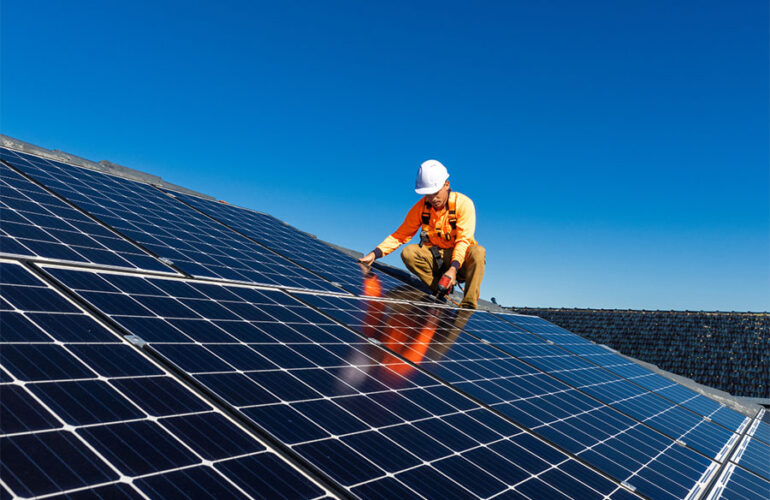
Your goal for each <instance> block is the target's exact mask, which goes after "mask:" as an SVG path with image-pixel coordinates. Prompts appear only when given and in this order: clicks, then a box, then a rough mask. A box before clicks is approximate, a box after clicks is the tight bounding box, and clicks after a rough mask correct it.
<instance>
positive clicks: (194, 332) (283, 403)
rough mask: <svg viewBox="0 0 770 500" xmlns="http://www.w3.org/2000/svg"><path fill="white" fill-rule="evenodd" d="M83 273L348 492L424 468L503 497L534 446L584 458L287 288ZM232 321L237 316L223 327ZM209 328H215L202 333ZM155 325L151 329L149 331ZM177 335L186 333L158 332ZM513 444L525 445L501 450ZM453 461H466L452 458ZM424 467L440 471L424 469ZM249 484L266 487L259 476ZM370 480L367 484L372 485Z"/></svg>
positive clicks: (187, 366) (454, 483)
mask: <svg viewBox="0 0 770 500" xmlns="http://www.w3.org/2000/svg"><path fill="white" fill-rule="evenodd" d="M49 271H50V272H51V273H52V274H54V275H56V276H57V277H59V278H60V279H61V280H62V281H63V282H64V283H65V284H66V285H67V286H70V287H72V288H73V289H74V290H75V291H76V292H77V293H78V294H79V295H81V296H82V297H84V298H87V299H88V300H89V301H91V302H92V303H93V304H94V305H96V304H97V303H109V301H108V300H105V299H104V297H105V296H109V295H114V294H115V293H116V292H114V291H111V290H109V289H107V290H105V289H95V290H89V289H88V287H87V284H88V282H89V279H84V278H83V277H82V276H81V277H74V276H73V275H72V274H71V273H70V274H66V275H65V274H57V272H56V270H55V269H49ZM80 273H81V274H90V275H94V276H96V275H97V274H99V275H101V276H103V277H104V278H105V279H104V280H102V281H109V282H110V283H112V286H117V287H118V288H120V289H122V288H126V289H127V290H128V289H130V290H135V291H141V293H138V294H136V293H135V294H133V295H132V296H133V297H135V298H138V297H141V300H142V303H143V304H144V305H145V311H146V312H142V313H141V314H139V315H136V314H132V315H125V316H124V315H121V314H111V315H110V316H111V318H112V319H113V320H115V321H117V322H118V323H120V324H121V325H122V326H123V327H125V328H126V329H128V330H130V331H131V332H132V333H134V334H136V335H138V336H140V337H141V336H142V335H143V332H144V331H151V332H152V336H153V338H154V340H151V341H150V342H149V346H150V348H151V349H153V350H156V351H157V352H159V353H162V355H163V356H164V357H166V358H167V359H169V360H170V361H172V362H173V363H175V364H177V365H178V366H180V367H183V368H184V370H185V371H186V372H187V373H188V374H190V375H191V376H193V377H194V378H195V379H197V380H198V381H199V382H200V383H202V384H203V385H205V386H206V387H207V388H208V389H209V390H211V391H212V392H213V393H215V394H216V395H217V396H219V397H221V398H222V399H224V400H226V401H227V402H228V403H229V404H231V405H233V406H234V407H236V408H237V409H238V410H239V411H240V412H241V413H242V415H244V416H246V417H248V418H250V419H251V420H252V422H253V423H254V425H256V426H258V427H260V428H261V429H262V430H263V431H264V432H267V433H269V434H271V435H272V436H273V437H274V438H276V439H278V440H280V441H282V442H283V443H285V444H287V445H288V446H289V447H290V449H291V450H292V451H293V452H295V453H296V454H297V455H298V456H301V457H303V458H304V459H305V460H307V461H309V462H310V463H312V464H313V465H315V466H316V467H318V468H320V469H321V470H322V471H323V472H325V473H326V474H327V475H328V476H330V477H332V478H333V479H334V480H335V481H338V482H340V483H341V484H343V485H344V486H345V487H348V488H349V489H350V491H372V488H374V485H375V484H377V483H379V482H381V481H382V483H383V485H384V484H387V483H391V482H393V481H396V482H397V484H398V485H399V486H398V488H396V489H395V490H394V491H399V488H400V489H401V490H403V491H411V490H410V488H411V486H409V485H407V484H406V482H404V481H401V479H400V478H401V476H402V475H404V476H405V477H409V478H412V477H414V476H415V474H417V477H419V474H418V473H416V472H414V471H415V467H418V468H419V469H421V470H422V469H424V470H425V472H426V473H427V474H433V473H434V472H435V473H436V474H438V476H436V477H439V478H441V481H442V483H441V484H440V485H436V489H435V490H434V491H433V493H432V496H434V497H435V496H438V495H439V494H440V492H442V491H467V492H468V494H472V493H471V492H472V491H476V490H479V491H481V489H483V492H484V493H485V494H486V493H490V494H497V493H502V492H503V491H506V490H508V489H509V488H510V487H513V488H515V485H514V484H511V483H509V482H507V481H510V478H508V479H503V478H502V477H497V476H494V475H493V474H491V473H490V472H488V471H490V470H494V467H493V465H492V464H495V463H497V462H498V461H507V462H509V463H511V464H518V463H519V461H520V459H521V456H522V454H523V453H526V450H527V449H528V448H542V449H538V451H537V453H539V454H541V455H548V454H550V455H552V456H550V457H549V459H555V460H556V462H551V464H549V467H551V466H556V467H557V468H558V467H559V466H560V465H561V464H566V463H571V462H574V460H573V459H570V458H569V457H568V456H567V455H565V454H564V453H562V452H560V451H558V450H556V449H554V448H553V447H551V446H550V445H547V444H545V443H544V442H542V441H539V440H537V439H535V438H532V437H530V436H528V435H526V434H524V433H523V432H522V431H521V430H519V429H518V428H517V427H516V426H514V425H512V424H511V423H509V422H508V421H506V420H505V419H502V418H500V417H499V416H497V415H495V414H494V413H492V412H490V411H489V410H487V409H484V408H482V407H481V406H479V405H478V404H477V403H475V402H473V401H472V400H470V399H468V398H467V397H465V396H462V395H460V394H458V393H457V392H456V391H454V390H452V389H450V388H448V387H447V386H446V385H444V384H442V383H441V382H440V381H438V380H436V379H434V378H432V377H430V376H428V375H426V374H425V373H424V372H423V371H422V370H419V369H415V368H414V367H413V366H411V365H409V364H407V363H404V362H403V361H401V360H400V359H398V358H397V357H394V356H393V354H392V353H391V352H390V351H388V350H385V349H383V348H382V347H379V346H376V345H373V344H372V343H370V342H369V341H367V340H366V339H364V338H362V337H360V336H358V335H356V334H354V333H352V332H351V331H350V330H348V329H345V328H343V327H341V326H340V325H338V324H336V323H334V322H333V321H332V320H329V319H328V318H325V317H324V316H322V315H319V314H318V312H317V311H315V310H313V309H311V308H309V307H307V306H306V305H304V304H302V303H301V302H299V301H297V300H296V299H294V298H292V297H290V296H289V295H287V294H285V293H283V292H278V291H274V290H264V289H255V288H244V287H233V286H224V285H212V284H202V283H198V282H196V281H194V280H186V281H185V284H186V286H185V287H177V286H168V285H167V284H166V283H164V282H166V281H169V280H165V279H162V278H140V277H124V278H121V279H120V280H115V279H110V278H108V275H109V273H96V272H91V271H81V272H80ZM97 283H100V282H98V281H97ZM147 285H151V287H148V286H147ZM98 286H101V285H99V284H97V287H98ZM102 288H103V287H102ZM175 289H176V290H180V291H181V292H183V293H185V294H186V295H189V294H190V290H195V292H196V294H199V296H197V298H196V300H199V301H202V302H201V306H202V307H195V308H191V307H187V308H181V307H178V306H176V305H173V306H172V305H171V301H177V302H178V303H180V304H184V301H183V300H179V299H182V298H183V297H176V296H174V295H173V294H169V293H168V292H169V291H172V290H175ZM211 304H214V305H216V307H212V306H211ZM159 307H164V308H168V309H167V310H168V311H173V313H172V314H174V315H175V316H174V317H163V316H161V317H158V316H157V315H156V314H155V313H153V312H151V311H152V310H158V309H157V308H159ZM223 314H227V315H228V316H229V315H230V314H232V317H230V318H229V319H222V316H223ZM241 314H244V315H245V316H246V317H242V316H241ZM209 315H211V316H212V317H209ZM247 318H252V319H247ZM200 321H206V322H207V324H208V326H207V327H205V328H204V329H201V328H200V326H199V325H198V322H200ZM150 324H151V325H152V326H151V327H150V328H149V330H147V329H143V328H142V327H146V326H147V325H150ZM161 325H164V326H161ZM172 328H173V329H175V330H176V331H178V332H180V333H181V334H182V336H180V335H176V334H170V333H166V334H159V333H158V332H169V331H170V330H169V329H172ZM205 339H211V341H208V340H205ZM144 340H148V339H144ZM160 423H161V425H162V424H163V420H162V421H161V422H160ZM378 425H379V426H380V427H377V426H378ZM188 431H189V429H188ZM190 432H192V431H190ZM177 433H181V434H185V435H186V434H187V431H183V430H181V429H178V430H177ZM523 436H527V437H529V439H530V440H531V441H530V440H527V439H523V438H522V437H523ZM520 438H521V439H520ZM512 440H515V442H516V444H515V445H512V446H497V445H499V444H504V443H512V442H513V441H512ZM203 442H204V443H205V441H203ZM201 446H202V448H201V450H207V451H206V452H207V453H212V451H211V447H210V446H211V443H208V444H202V445H201ZM478 450H486V451H487V453H478ZM543 450H546V451H545V452H544V451H543ZM471 452H473V453H471ZM531 455H534V452H533V453H531ZM453 457H459V458H462V461H461V462H459V463H458V462H457V461H456V460H454V459H453V460H448V459H452V458H453ZM423 461H429V462H431V464H430V465H424V464H423ZM442 461H443V462H442ZM245 462H249V461H245ZM434 462H435V463H434ZM438 462H441V463H440V464H439V463H438ZM461 464H469V465H468V466H467V469H468V472H466V473H465V474H466V476H462V477H461V476H458V477H457V478H452V477H449V476H447V475H445V474H443V473H441V472H439V471H440V470H447V471H449V470H455V469H458V468H461V467H460V465H461ZM222 467H224V466H222ZM218 469H220V467H218ZM222 470H224V469H222ZM525 470H526V469H524V468H521V469H520V470H519V472H520V473H524V474H526V477H524V478H523V479H522V481H523V482H524V483H526V482H527V481H529V480H532V474H531V473H529V472H526V473H525V472H524V471H525ZM574 470H579V471H580V474H581V477H575V476H573V475H572V474H571V473H569V472H567V471H565V474H566V475H567V476H569V477H572V478H573V480H576V481H580V482H581V484H586V488H587V490H586V491H590V492H592V494H593V496H595V497H601V496H603V495H605V494H606V493H604V492H600V491H598V490H597V488H596V486H589V485H590V484H593V485H600V484H604V483H603V481H604V482H609V484H613V485H614V489H613V491H619V488H620V487H619V485H618V484H617V483H616V482H612V481H609V480H607V479H604V478H603V477H602V476H601V475H599V474H597V473H596V472H594V471H592V470H591V469H588V468H585V469H578V468H576V469H574ZM470 471H474V472H470ZM479 471H480V472H479ZM500 474H503V473H502V472H500ZM487 476H489V477H492V480H490V481H488V482H487V483H486V484H485V485H484V486H481V485H479V486H472V485H471V484H470V481H471V479H470V478H472V477H487ZM594 476H596V477H594ZM431 477H432V476H431ZM504 477H505V476H504ZM241 481H243V482H244V483H243V485H242V487H243V488H244V489H245V490H247V491H248V488H247V485H246V483H245V481H246V476H244V477H243V478H239V480H238V481H237V482H239V484H241ZM250 481H255V484H256V485H260V481H261V480H260V481H258V480H257V479H256V478H253V479H251V480H250ZM363 483H368V484H369V486H368V489H367V488H364V487H363ZM464 483H467V484H465V486H463V484H464ZM565 484H566V483H565ZM465 488H470V489H465ZM565 493H567V492H565ZM589 496H591V495H589Z"/></svg>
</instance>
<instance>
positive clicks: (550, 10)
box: [0, 0, 770, 311]
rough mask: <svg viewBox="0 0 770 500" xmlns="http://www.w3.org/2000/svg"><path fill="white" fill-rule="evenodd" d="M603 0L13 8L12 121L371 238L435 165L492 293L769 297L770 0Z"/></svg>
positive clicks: (571, 302)
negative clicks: (468, 201) (466, 208)
mask: <svg viewBox="0 0 770 500" xmlns="http://www.w3.org/2000/svg"><path fill="white" fill-rule="evenodd" d="M579 4H580V5H579ZM586 4H587V3H582V2H570V1H558V2H557V1H536V2H475V3H473V4H469V3H467V2H407V1H398V2H388V3H375V2H361V1H355V0H350V1H329V2H312V1H307V2H293V1H287V2H245V1H244V2H234V1H223V2H216V3H210V2H209V3H205V4H204V3H202V2H190V3H186V2H185V3H183V2H179V3H174V2H142V1H137V2H131V3H125V2H88V1H84V2H77V8H74V7H73V6H74V5H76V4H73V3H72V2H63V1H62V2H56V1H46V2H39V1H35V0H31V1H19V0H6V1H4V2H2V4H0V5H1V8H2V11H1V12H0V16H1V17H0V23H1V25H0V30H1V32H2V35H1V36H2V38H1V39H0V43H1V46H0V51H1V52H0V79H1V80H0V128H1V129H2V133H5V134H7V135H10V136H12V137H15V138H18V139H22V140H25V141H28V142H31V143H33V144H37V145H40V146H43V147H47V148H51V149H54V148H55V149H60V150H63V151H67V152H69V153H73V154H76V155H79V156H83V157H85V158H88V159H92V160H96V161H98V160H102V159H108V160H110V161H113V162H115V163H119V164H122V165H125V166H128V167H131V168H136V169H139V170H143V171H146V172H149V173H152V174H155V175H160V176H161V177H163V178H164V179H165V180H167V181H169V182H173V183H176V184H180V185H183V186H185V187H189V188H191V189H195V190H198V191H201V192H204V193H207V194H210V195H212V196H215V197H217V198H220V199H224V200H227V201H229V202H231V203H235V204H238V205H241V206H246V207H249V208H254V209H257V210H260V211H263V212H267V213H270V214H272V215H275V216H277V217H279V218H281V219H283V220H285V221H286V222H288V223H290V224H292V225H294V226H296V227H298V228H300V229H303V230H306V231H308V232H310V233H312V234H315V235H317V236H319V237H320V238H323V239H325V240H328V241H331V242H334V243H336V244H339V245H343V246H346V247H349V248H354V249H356V250H360V251H362V252H366V251H369V250H371V249H372V248H373V247H374V246H375V245H376V244H378V243H379V242H380V241H381V240H382V239H383V238H384V237H385V236H386V235H387V234H389V233H390V232H391V231H393V230H394V229H395V228H396V227H397V226H398V224H400V222H401V221H402V219H403V217H404V215H405V214H406V211H407V210H408V209H409V207H410V206H411V205H412V204H413V203H414V202H415V201H416V200H417V198H418V195H416V194H415V193H414V191H413V186H414V178H415V175H416V172H417V168H418V166H419V164H420V163H421V162H422V161H423V160H425V159H428V158H436V159H438V160H440V161H442V162H443V163H444V164H445V165H446V166H447V167H448V169H449V171H450V174H451V177H450V181H451V182H452V187H453V188H454V189H456V190H458V191H460V192H463V193H465V194H467V195H468V196H470V197H471V198H472V199H473V200H474V202H475V204H476V209H477V215H478V227H477V232H476V237H477V239H478V241H479V242H480V243H481V244H482V245H484V246H485V247H486V249H487V275H486V277H485V279H484V284H483V286H482V298H486V299H489V298H490V297H496V298H497V301H498V302H499V303H501V304H503V305H516V306H545V307H601V308H637V309H693V310H728V311H729V310H741V311H746V310H750V311H760V310H762V311H767V310H769V309H770V201H769V200H770V194H769V193H770V176H769V175H768V134H769V130H768V5H767V2H766V1H764V0H748V1H742V2H722V1H711V0H706V1H697V2H695V1H693V2H688V1H680V2H664V1H650V2H615V1H606V2H605V1H594V2H590V5H591V6H590V8H589V7H586ZM399 253H400V251H398V252H396V253H395V254H393V255H391V256H388V257H387V258H386V259H385V261H386V262H388V263H391V264H394V265H399V266H400V265H401V261H400V259H399V256H398V254H399Z"/></svg>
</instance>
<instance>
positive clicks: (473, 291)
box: [401, 244, 487, 309]
mask: <svg viewBox="0 0 770 500" xmlns="http://www.w3.org/2000/svg"><path fill="white" fill-rule="evenodd" d="M453 251H454V248H442V249H441V255H442V256H443V259H444V265H443V266H442V267H441V269H436V263H435V262H434V261H433V254H432V253H431V252H430V248H429V247H428V246H422V247H421V246H420V245H417V244H415V245H407V246H406V247H404V250H403V251H402V252H401V260H403V261H404V264H405V265H406V267H407V269H409V270H410V271H412V272H413V273H414V274H416V275H417V277H419V278H420V279H421V280H422V281H423V283H425V284H426V285H428V286H429V287H430V289H431V290H433V293H436V290H437V289H438V281H439V280H440V279H441V276H442V275H443V274H444V273H445V272H446V271H447V270H448V269H449V265H450V264H451V263H452V252H453ZM486 255H487V251H486V250H485V249H484V247H482V246H481V245H472V246H470V247H468V253H467V254H466V255H465V261H464V262H463V265H462V266H460V269H459V270H458V271H457V281H465V296H464V297H463V301H462V302H461V303H460V306H461V307H468V308H471V309H476V305H477V304H478V302H479V294H480V293H481V280H482V279H483V278H484V265H485V264H486V262H487V261H486Z"/></svg>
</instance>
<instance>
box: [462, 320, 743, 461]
mask: <svg viewBox="0 0 770 500" xmlns="http://www.w3.org/2000/svg"><path fill="white" fill-rule="evenodd" d="M466 329H467V330H468V331H469V332H472V333H473V334H474V335H477V336H479V337H480V338H483V339H485V340H486V341H488V342H490V343H491V344H494V345H495V346H497V347H499V348H501V349H503V350H504V351H506V352H508V353H510V354H512V355H514V356H516V357H517V358H518V359H521V360H524V361H526V362H528V363H531V364H532V365H534V366H536V367H537V368H539V369H541V370H543V371H546V372H549V373H551V374H552V375H553V376H554V377H555V378H557V379H559V380H561V381H562V382H564V383H566V384H569V385H570V386H572V387H576V388H578V389H580V390H581V391H582V392H584V393H586V394H589V395H591V396H592V397H594V398H596V399H598V400H600V401H602V402H603V403H605V404H608V405H610V406H611V407H613V408H615V409H617V410H619V411H622V412H623V413H625V414H627V415H629V416H631V417H633V418H635V419H637V420H639V421H641V422H644V423H645V424H647V425H649V426H650V427H653V428H654V429H656V430H658V431H660V432H661V433H663V434H665V435H667V436H669V437H670V438H672V439H675V440H678V441H679V442H681V443H686V444H687V445H688V446H690V447H692V448H693V449H696V450H698V451H700V452H701V453H704V454H706V455H707V456H709V457H711V458H713V459H715V460H717V461H720V462H721V461H722V460H723V458H724V457H725V456H726V454H727V453H728V452H729V451H730V448H731V447H732V445H733V444H734V443H735V442H737V440H738V435H737V434H734V433H733V432H731V431H730V430H728V429H725V428H724V427H722V426H719V425H717V424H714V423H712V422H711V421H709V420H707V419H704V418H703V416H702V415H699V414H697V413H695V412H693V411H690V410H688V409H686V408H684V407H682V406H679V405H677V404H675V403H673V402H672V401H670V400H668V399H665V398H662V397H660V396H659V395H657V394H654V393H652V392H650V391H648V390H647V389H646V388H644V387H642V386H640V385H637V384H634V383H632V382H631V381H629V380H628V379H625V378H622V377H620V376H618V375H617V374H615V373H614V372H612V371H610V370H608V369H606V368H607V367H609V368H612V367H613V366H614V365H612V364H610V363H604V366H597V365H596V364H594V363H592V362H589V361H588V360H586V359H585V358H583V357H580V356H576V355H575V354H573V353H572V352H570V351H569V350H566V349H564V348H562V347H561V346H560V345H554V344H552V343H551V342H552V341H551V340H550V339H547V338H543V337H540V336H536V335H534V334H530V333H528V332H524V331H522V330H521V329H519V328H517V327H516V326H514V325H512V324H511V323H509V322H506V321H503V320H501V319H500V318H498V317H496V316H494V315H492V314H488V313H481V314H475V315H473V316H472V317H471V318H470V319H469V321H468V323H467V325H466ZM575 337H576V336H575ZM594 347H596V348H598V349H601V348H599V347H598V346H594ZM616 358H617V360H618V361H619V362H621V363H623V364H625V363H626V361H625V360H624V359H623V358H621V357H620V356H616ZM647 374H652V373H651V372H649V371H647ZM642 376H645V375H644V374H643V375H642ZM633 380H634V381H635V379H633ZM670 384H671V385H674V384H673V383H670ZM704 399H705V398H704Z"/></svg>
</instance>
